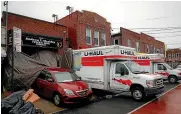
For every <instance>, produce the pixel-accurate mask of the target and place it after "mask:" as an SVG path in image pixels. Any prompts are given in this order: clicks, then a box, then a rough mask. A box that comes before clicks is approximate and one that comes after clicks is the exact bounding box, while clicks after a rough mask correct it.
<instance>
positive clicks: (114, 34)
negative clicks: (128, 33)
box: [111, 32, 121, 37]
mask: <svg viewBox="0 0 181 114" xmlns="http://www.w3.org/2000/svg"><path fill="white" fill-rule="evenodd" d="M115 36H121V32H118V33H113V34H111V37H115Z"/></svg>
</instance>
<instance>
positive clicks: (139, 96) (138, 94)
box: [131, 87, 145, 101]
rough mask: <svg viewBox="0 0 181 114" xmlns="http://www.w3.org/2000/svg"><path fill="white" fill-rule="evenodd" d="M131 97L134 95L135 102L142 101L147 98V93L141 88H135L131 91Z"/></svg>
mask: <svg viewBox="0 0 181 114" xmlns="http://www.w3.org/2000/svg"><path fill="white" fill-rule="evenodd" d="M131 95H132V97H133V99H134V100H136V101H141V100H143V99H144V97H145V92H144V90H143V89H142V88H141V87H134V88H133V89H132V90H131Z"/></svg>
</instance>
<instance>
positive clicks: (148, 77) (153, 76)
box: [136, 73, 162, 80]
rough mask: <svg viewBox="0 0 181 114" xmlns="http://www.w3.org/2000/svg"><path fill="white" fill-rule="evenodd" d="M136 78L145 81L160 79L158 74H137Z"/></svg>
mask: <svg viewBox="0 0 181 114" xmlns="http://www.w3.org/2000/svg"><path fill="white" fill-rule="evenodd" d="M136 77H139V78H140V79H146V80H154V79H158V78H162V77H161V75H159V74H149V73H146V74H137V75H136Z"/></svg>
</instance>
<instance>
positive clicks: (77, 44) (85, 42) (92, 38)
mask: <svg viewBox="0 0 181 114" xmlns="http://www.w3.org/2000/svg"><path fill="white" fill-rule="evenodd" d="M57 23H59V24H63V25H66V26H67V27H68V30H69V32H68V34H69V35H68V36H69V38H70V40H69V41H70V47H71V48H73V49H81V48H90V47H96V46H105V45H110V41H111V24H110V23H109V22H107V20H106V19H105V18H104V17H102V16H100V15H98V14H97V13H94V12H90V11H85V10H83V11H81V12H80V11H75V12H73V13H71V14H70V15H67V16H66V17H64V18H62V19H60V20H58V21H57Z"/></svg>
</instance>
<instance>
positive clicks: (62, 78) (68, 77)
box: [55, 72, 80, 82]
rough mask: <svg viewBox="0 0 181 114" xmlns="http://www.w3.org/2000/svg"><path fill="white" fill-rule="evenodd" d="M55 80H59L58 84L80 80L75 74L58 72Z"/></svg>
mask: <svg viewBox="0 0 181 114" xmlns="http://www.w3.org/2000/svg"><path fill="white" fill-rule="evenodd" d="M55 78H56V79H57V82H72V81H78V80H80V78H79V77H78V76H77V75H76V74H75V73H71V72H56V73H55Z"/></svg>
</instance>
